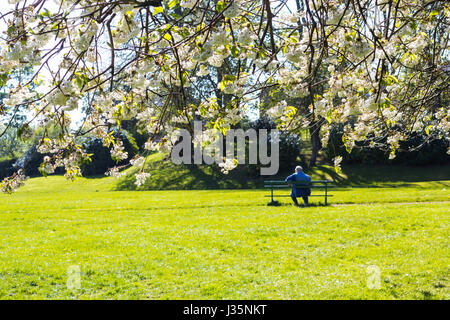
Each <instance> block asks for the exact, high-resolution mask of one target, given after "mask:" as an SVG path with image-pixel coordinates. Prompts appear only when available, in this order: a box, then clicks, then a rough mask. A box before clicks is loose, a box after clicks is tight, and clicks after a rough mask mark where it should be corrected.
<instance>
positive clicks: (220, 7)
mask: <svg viewBox="0 0 450 320" xmlns="http://www.w3.org/2000/svg"><path fill="white" fill-rule="evenodd" d="M223 9H225V4H224V3H223V1H217V4H216V10H217V12H222V11H223Z"/></svg>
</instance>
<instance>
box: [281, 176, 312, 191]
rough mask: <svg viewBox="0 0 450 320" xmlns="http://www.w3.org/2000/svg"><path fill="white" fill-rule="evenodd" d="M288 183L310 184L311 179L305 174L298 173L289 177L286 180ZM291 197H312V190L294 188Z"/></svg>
mask: <svg viewBox="0 0 450 320" xmlns="http://www.w3.org/2000/svg"><path fill="white" fill-rule="evenodd" d="M285 181H286V182H294V181H304V182H310V181H311V177H310V176H308V175H307V174H305V173H304V172H298V173H294V174H291V175H290V176H289V177H287V178H286V180H285ZM291 195H294V196H296V197H307V196H310V195H311V189H310V188H295V187H294V186H292V192H291Z"/></svg>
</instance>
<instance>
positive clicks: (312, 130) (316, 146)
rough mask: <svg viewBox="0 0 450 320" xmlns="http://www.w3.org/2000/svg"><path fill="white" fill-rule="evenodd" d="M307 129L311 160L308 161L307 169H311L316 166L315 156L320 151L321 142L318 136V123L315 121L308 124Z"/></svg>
mask: <svg viewBox="0 0 450 320" xmlns="http://www.w3.org/2000/svg"><path fill="white" fill-rule="evenodd" d="M308 129H309V136H310V138H311V147H312V154H311V159H310V160H309V167H310V168H311V167H313V166H315V165H316V161H317V155H318V154H319V151H320V149H322V142H321V141H320V136H319V131H320V122H319V121H315V122H312V123H310V125H309V128H308Z"/></svg>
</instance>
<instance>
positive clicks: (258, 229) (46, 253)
mask: <svg viewBox="0 0 450 320" xmlns="http://www.w3.org/2000/svg"><path fill="white" fill-rule="evenodd" d="M114 188H115V185H114V182H113V180H112V179H111V178H103V179H80V180H78V181H76V182H74V183H71V182H65V181H64V179H63V178H62V177H55V176H53V177H48V178H35V179H31V180H30V181H28V183H27V185H26V186H25V187H23V188H21V189H19V191H18V192H17V193H16V194H13V195H11V196H7V195H0V256H1V259H0V298H1V299H20V298H25V299H67V298H69V299H70V298H78V299H100V298H107V299H110V298H112V299H449V298H450V295H449V270H450V268H449V262H450V260H449V244H450V242H449V222H450V221H449V220H450V215H449V214H450V206H449V204H450V202H449V201H450V197H449V194H450V193H449V190H450V181H448V180H447V181H434V182H433V181H428V182H426V181H425V182H413V181H408V182H404V183H397V184H395V185H390V187H384V188H381V187H374V186H370V187H358V188H352V187H346V188H340V189H336V190H334V191H333V194H334V197H333V198H331V200H330V202H331V205H330V206H327V207H324V206H312V207H309V208H295V207H293V206H291V205H290V203H289V200H290V199H289V198H281V200H280V202H281V204H282V205H281V206H278V207H270V206H267V205H266V204H267V201H268V199H267V198H264V194H267V191H265V190H233V191H227V190H218V191H211V190H203V191H202V190H193V191H185V190H179V191H142V192H137V191H120V192H119V191H112V190H114ZM281 192H283V191H281ZM284 192H288V191H286V190H285V191H284ZM312 201H313V202H315V203H316V204H317V202H318V201H319V199H318V198H313V199H312ZM320 201H323V200H320ZM73 265H76V266H79V268H80V270H81V289H79V290H75V291H70V290H68V289H67V286H66V281H67V270H68V268H69V267H70V266H73ZM370 265H375V266H377V267H378V268H379V269H380V271H381V277H380V279H381V287H380V288H379V289H369V288H368V286H367V279H368V278H367V273H366V271H367V267H368V266H370Z"/></svg>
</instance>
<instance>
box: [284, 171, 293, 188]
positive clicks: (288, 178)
mask: <svg viewBox="0 0 450 320" xmlns="http://www.w3.org/2000/svg"><path fill="white" fill-rule="evenodd" d="M292 180H294V175H293V174H291V175H290V176H289V177H287V178H286V180H284V181H286V182H287V183H288V185H289V186H290V187H292V183H291V182H292Z"/></svg>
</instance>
